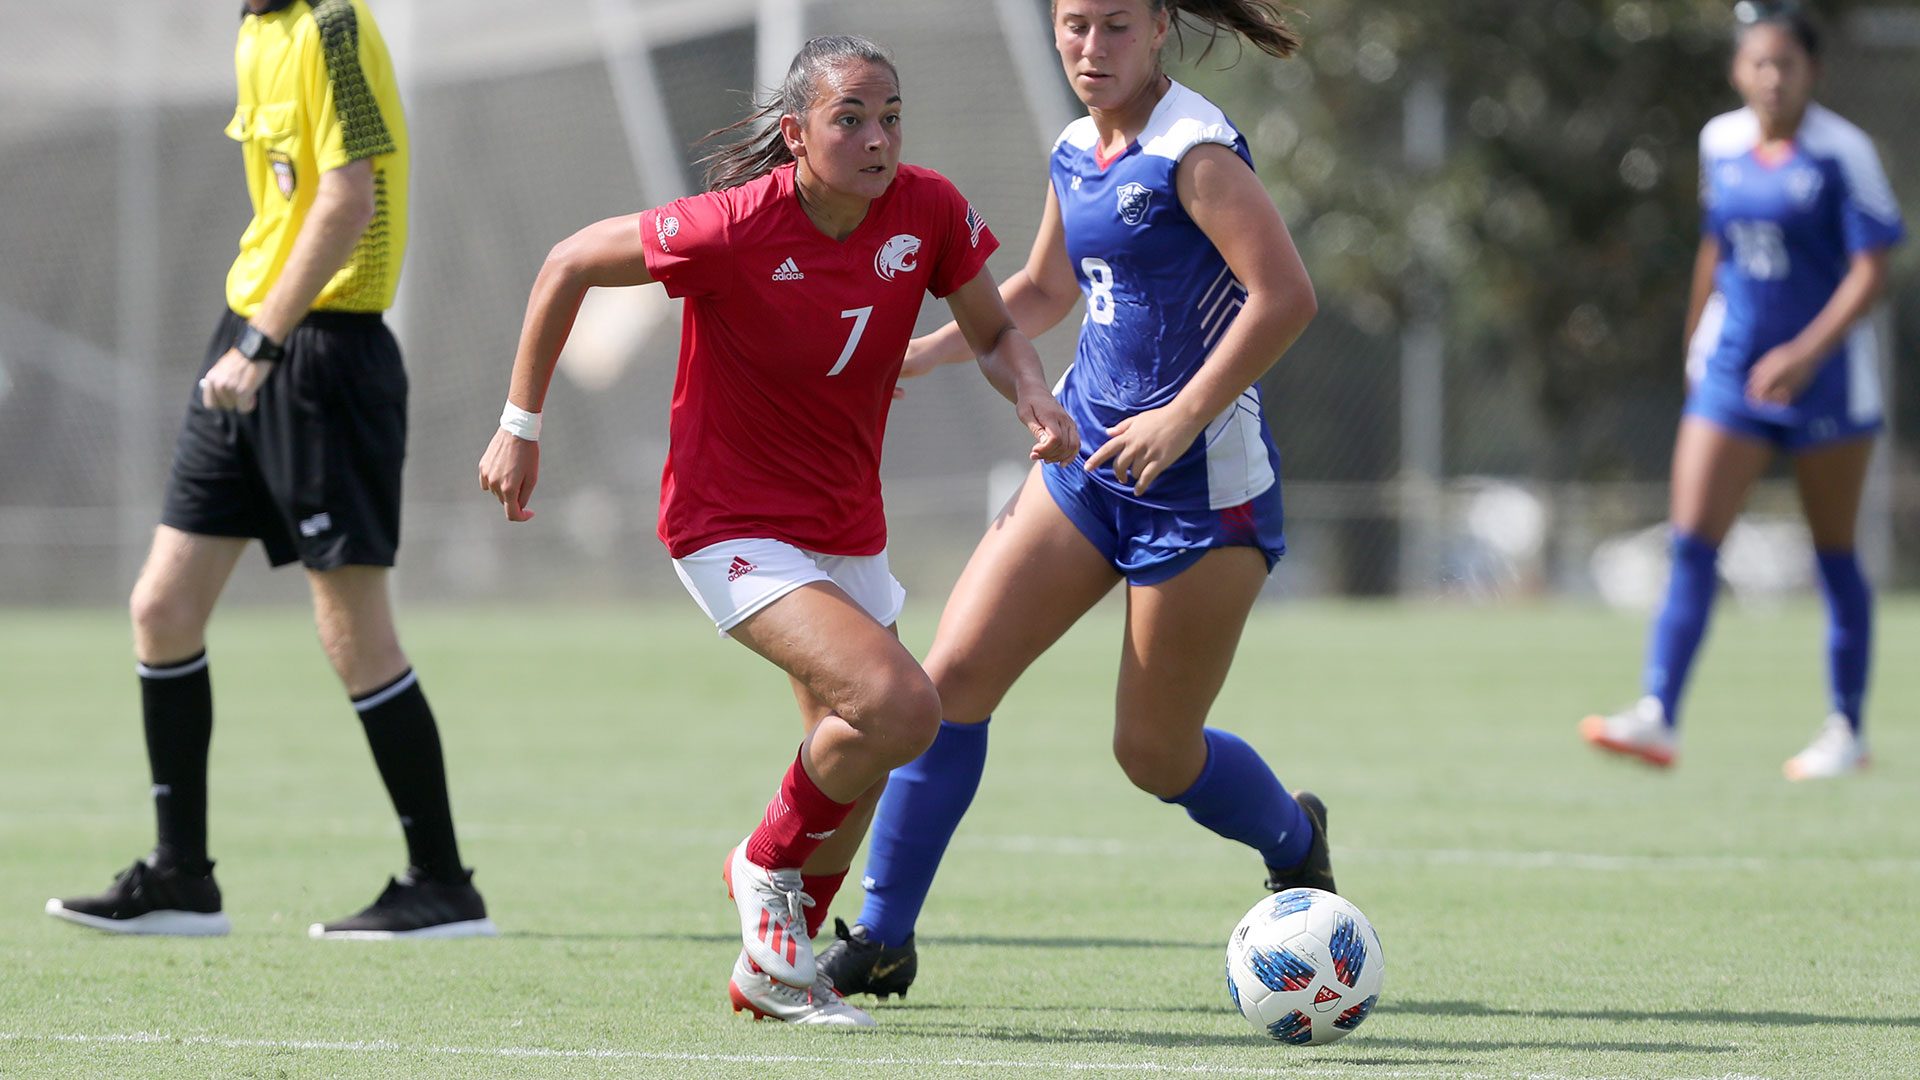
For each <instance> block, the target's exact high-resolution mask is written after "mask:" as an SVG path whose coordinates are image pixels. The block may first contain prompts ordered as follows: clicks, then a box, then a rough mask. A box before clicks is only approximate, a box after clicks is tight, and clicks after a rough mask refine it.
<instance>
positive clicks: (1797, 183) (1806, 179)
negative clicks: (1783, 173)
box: [1787, 165, 1822, 206]
mask: <svg viewBox="0 0 1920 1080" xmlns="http://www.w3.org/2000/svg"><path fill="white" fill-rule="evenodd" d="M1821 183H1822V180H1821V177H1820V170H1819V169H1815V168H1810V167H1808V166H1805V165H1802V166H1799V167H1797V168H1795V169H1792V170H1790V171H1789V172H1788V173H1787V195H1788V197H1790V198H1792V199H1793V202H1794V205H1795V206H1811V205H1813V200H1815V199H1817V198H1819V197H1820V186H1821Z"/></svg>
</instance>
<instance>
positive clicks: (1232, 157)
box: [1086, 143, 1319, 494]
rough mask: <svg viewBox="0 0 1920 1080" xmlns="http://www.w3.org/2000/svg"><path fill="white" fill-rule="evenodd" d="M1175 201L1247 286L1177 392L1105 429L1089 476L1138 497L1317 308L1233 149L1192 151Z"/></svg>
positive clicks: (1261, 191) (1281, 225) (1273, 212)
mask: <svg viewBox="0 0 1920 1080" xmlns="http://www.w3.org/2000/svg"><path fill="white" fill-rule="evenodd" d="M1176 183H1177V184H1178V187H1179V192H1180V205H1181V206H1182V207H1184V208H1185V209H1186V211H1187V214H1188V215H1189V216H1190V217H1192V218H1193V220H1194V223H1195V224H1196V225H1198V226H1200V231H1201V232H1203V233H1205V234H1206V237H1207V239H1208V240H1209V241H1211V242H1212V243H1213V246H1214V247H1215V248H1216V249H1218V250H1219V252H1220V255H1221V257H1222V258H1224V259H1225V260H1226V262H1227V267H1228V268H1229V269H1231V270H1232V271H1233V276H1234V277H1235V278H1237V279H1239V281H1240V283H1241V284H1242V285H1244V286H1246V289H1247V302H1246V306H1245V307H1244V308H1242V309H1241V311H1240V314H1239V315H1238V316H1237V317H1235V319H1234V320H1233V326H1232V327H1231V328H1230V329H1229V330H1228V331H1227V332H1226V334H1225V335H1223V336H1222V337H1221V339H1220V343H1219V344H1218V345H1216V346H1215V347H1214V350H1213V352H1212V353H1210V354H1209V355H1208V356H1207V360H1206V362H1205V363H1204V364H1202V365H1201V366H1200V370H1199V371H1198V372H1196V373H1195V374H1194V377H1193V379H1192V380H1191V381H1190V382H1188V383H1187V385H1186V386H1185V388H1183V389H1182V390H1181V391H1180V393H1179V395H1178V396H1176V397H1175V398H1174V399H1173V400H1172V401H1171V402H1169V403H1167V404H1166V405H1165V406H1163V407H1161V408H1158V409H1149V410H1147V411H1146V412H1142V413H1136V414H1134V415H1133V416H1130V417H1128V418H1126V419H1125V420H1122V421H1120V422H1119V423H1118V424H1115V425H1114V426H1113V427H1111V428H1108V429H1107V435H1108V436H1109V439H1108V441H1107V442H1106V443H1105V444H1104V445H1102V446H1101V447H1100V449H1099V450H1097V451H1095V452H1094V453H1093V454H1092V455H1091V456H1090V457H1089V458H1088V459H1087V464H1086V468H1087V470H1088V471H1089V472H1091V471H1093V470H1094V469H1098V468H1100V467H1102V466H1106V465H1110V466H1111V467H1112V469H1113V474H1114V477H1115V478H1116V479H1117V480H1119V482H1121V483H1123V484H1124V483H1131V484H1132V485H1133V490H1134V493H1135V494H1139V493H1142V492H1144V491H1146V490H1147V488H1148V487H1149V486H1150V485H1151V484H1152V483H1153V481H1154V478H1155V477H1157V476H1159V475H1160V473H1161V472H1163V471H1164V470H1165V469H1166V467H1167V466H1168V465H1170V464H1172V463H1173V462H1174V461H1175V460H1177V459H1178V458H1179V457H1180V455H1181V454H1182V453H1184V452H1185V451H1186V449H1187V447H1189V446H1191V445H1193V440H1194V439H1196V438H1198V437H1199V435H1200V432H1201V431H1202V430H1204V429H1205V428H1206V426H1207V424H1208V423H1209V422H1210V421H1212V420H1213V418H1214V417H1216V416H1219V415H1220V414H1221V413H1222V412H1223V411H1225V410H1226V409H1227V408H1228V407H1229V406H1231V405H1232V404H1233V403H1234V401H1235V400H1236V399H1238V398H1239V397H1240V395H1241V394H1244V393H1246V391H1247V388H1248V387H1250V386H1252V385H1253V384H1254V383H1255V382H1256V381H1258V380H1259V378H1260V376H1262V375H1264V374H1266V373H1267V369H1268V368H1271V367H1272V366H1273V365H1274V362H1275V361H1277V360H1278V359H1279V358H1280V354H1281V353H1283V352H1285V351H1286V350H1287V349H1288V348H1289V347H1290V346H1291V345H1292V344H1293V343H1294V341H1295V340H1296V339H1297V338H1299V336H1300V333H1301V331H1303V330H1305V329H1306V328H1307V324H1308V323H1309V322H1311V321H1313V316H1314V313H1315V312H1316V311H1318V310H1319V304H1318V301H1316V300H1315V299H1314V295H1313V283H1312V282H1311V281H1309V280H1308V279H1307V270H1306V267H1305V266H1303V265H1301V262H1300V255H1299V253H1298V252H1297V251H1295V250H1294V246H1293V237H1292V236H1290V235H1289V234H1288V233H1287V226H1286V223H1285V222H1283V221H1281V220H1280V211H1278V210H1277V209H1275V208H1274V205H1273V200H1272V199H1270V198H1268V196H1267V191H1266V188H1265V187H1263V186H1261V183H1260V178H1259V177H1258V176H1257V175H1255V174H1254V172H1253V170H1252V169H1250V168H1248V167H1247V163H1246V162H1244V161H1242V160H1240V158H1239V156H1238V155H1236V154H1235V153H1234V152H1233V151H1232V150H1230V149H1228V148H1227V147H1224V146H1219V145H1216V144H1213V143H1205V144H1202V145H1200V146H1196V147H1194V148H1193V149H1192V150H1191V151H1189V152H1188V153H1187V156H1186V157H1185V158H1183V159H1182V160H1181V162H1180V169H1179V171H1178V173H1176Z"/></svg>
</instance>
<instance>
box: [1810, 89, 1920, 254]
mask: <svg viewBox="0 0 1920 1080" xmlns="http://www.w3.org/2000/svg"><path fill="white" fill-rule="evenodd" d="M1795 137H1796V138H1797V139H1799V140H1800V145H1802V146H1804V147H1806V148H1807V152H1808V153H1810V154H1812V155H1814V156H1815V157H1823V158H1832V159H1833V160H1835V161H1838V162H1839V163H1840V172H1841V173H1842V175H1844V176H1846V178H1847V197H1848V198H1849V199H1851V200H1852V201H1853V204H1854V205H1855V206H1857V207H1859V208H1860V211H1861V212H1862V213H1864V214H1866V215H1868V216H1869V217H1874V218H1878V219H1879V220H1880V221H1882V222H1884V223H1886V224H1888V225H1892V224H1894V223H1895V222H1897V221H1899V220H1900V201H1899V200H1898V199H1896V198H1894V197H1893V185H1891V184H1889V183H1888V182H1887V173H1886V170H1885V169H1883V168H1881V166H1880V155H1879V153H1878V152H1877V151H1875V150H1874V148H1873V140H1872V139H1870V138H1868V137H1867V133H1866V132H1864V131H1861V130H1860V129H1859V128H1857V127H1855V126H1853V124H1851V123H1849V122H1848V121H1847V120H1846V119H1845V118H1844V117H1842V116H1841V115H1840V114H1839V113H1836V112H1834V111H1833V110H1832V109H1828V108H1825V107H1823V106H1821V105H1818V104H1814V105H1809V106H1807V117H1806V119H1805V120H1802V121H1801V122H1800V131H1799V132H1798V133H1797V134H1796V136H1795Z"/></svg>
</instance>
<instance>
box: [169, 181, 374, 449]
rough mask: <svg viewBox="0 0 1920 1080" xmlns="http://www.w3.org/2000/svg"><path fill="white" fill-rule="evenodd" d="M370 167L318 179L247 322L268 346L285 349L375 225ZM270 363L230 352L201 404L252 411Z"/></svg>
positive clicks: (210, 378)
mask: <svg viewBox="0 0 1920 1080" xmlns="http://www.w3.org/2000/svg"><path fill="white" fill-rule="evenodd" d="M373 211H374V192H373V162H372V161H371V160H370V159H362V160H360V161H350V162H348V163H347V164H345V165H342V166H341V167H339V168H337V169H329V170H327V171H326V172H323V173H321V174H320V185H319V189H318V190H317V191H316V192H315V193H314V196H313V209H312V210H310V211H309V212H308V214H307V219H306V221H305V222H303V223H302V224H301V226H300V234H299V236H297V237H296V238H295V239H294V242H293V251H292V252H291V253H290V254H289V255H288V256H287V264H286V266H285V267H284V268H283V269H282V270H281V271H280V276H279V277H278V278H276V279H275V280H274V283H273V287H272V288H271V289H269V290H268V291H267V298H266V301H265V302H264V303H263V304H261V306H260V310H259V312H258V313H257V314H255V315H254V317H253V318H251V319H249V320H248V322H250V323H252V324H253V326H254V328H255V329H257V330H259V331H260V332H261V333H262V334H265V335H266V336H267V339H268V340H269V341H272V342H275V343H276V344H285V343H286V340H287V335H288V334H291V333H292V332H293V328H294V327H296V326H298V325H300V320H301V319H304V318H306V317H307V312H308V311H309V310H311V309H312V307H313V301H314V298H316V297H318V296H319V295H320V290H321V289H324V288H326V286H327V282H329V281H332V280H333V276H334V275H335V274H337V273H339V272H340V268H341V267H343V266H345V265H346V264H347V260H348V259H349V258H351V257H352V256H353V248H354V245H355V244H358V243H359V242H360V234H362V233H364V232H366V231H367V225H368V223H369V222H371V221H372V220H373ZM272 371H273V362H272V361H254V360H249V359H247V358H246V357H244V356H242V355H240V350H239V349H237V348H234V349H228V350H227V352H226V354H225V355H224V356H222V357H220V359H219V361H218V362H217V363H215V364H214V365H213V367H212V369H211V370H209V371H208V372H207V376H206V378H205V379H203V380H201V383H200V400H201V402H202V403H204V404H205V405H206V406H207V408H209V409H237V410H239V411H240V412H251V411H252V410H253V407H254V404H255V402H256V401H258V400H259V393H260V384H261V383H264V382H265V381H266V380H267V376H268V375H269V374H270V373H271V372H272Z"/></svg>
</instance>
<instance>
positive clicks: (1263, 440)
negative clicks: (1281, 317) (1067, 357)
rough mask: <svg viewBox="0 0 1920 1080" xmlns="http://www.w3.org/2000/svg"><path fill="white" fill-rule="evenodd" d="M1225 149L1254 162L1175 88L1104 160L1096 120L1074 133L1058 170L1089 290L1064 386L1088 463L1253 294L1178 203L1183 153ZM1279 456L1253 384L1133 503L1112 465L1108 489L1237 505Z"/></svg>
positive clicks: (1103, 474) (1149, 498) (1176, 381)
mask: <svg viewBox="0 0 1920 1080" xmlns="http://www.w3.org/2000/svg"><path fill="white" fill-rule="evenodd" d="M1202 143H1219V144H1220V145H1222V146H1227V147H1231V148H1232V149H1233V151H1234V152H1235V153H1237V154H1239V155H1240V157H1241V158H1242V159H1244V160H1246V161H1247V164H1248V167H1249V168H1251V167H1252V164H1253V162H1252V158H1251V156H1250V155H1249V154H1248V152H1247V142H1246V140H1245V139H1244V138H1242V137H1241V135H1240V133H1239V132H1238V131H1237V130H1235V129H1234V127H1233V125H1232V124H1231V123H1229V122H1228V120H1227V118H1226V116H1225V114H1223V113H1222V112H1221V111H1220V110H1219V108H1217V107H1216V106H1215V105H1214V104H1213V103H1212V102H1210V101H1208V100H1207V99H1206V98H1204V97H1202V96H1200V95H1199V94H1197V93H1194V92H1193V91H1192V90H1189V89H1187V88H1186V87H1184V86H1181V85H1180V84H1179V83H1177V82H1176V83H1173V85H1172V87H1171V88H1170V89H1169V90H1168V91H1167V93H1166V95H1165V96H1164V97H1162V98H1161V99H1160V102H1159V104H1158V105H1156V106H1155V107H1154V110H1153V115H1152V117H1151V118H1150V119H1149V120H1148V121H1147V125H1146V127H1145V129H1144V130H1142V131H1141V132H1140V136H1139V138H1137V139H1135V140H1134V141H1133V142H1132V143H1131V144H1129V145H1128V146H1127V148H1126V149H1125V150H1123V151H1121V152H1120V154H1119V155H1118V156H1117V157H1114V158H1112V159H1111V160H1105V161H1103V160H1101V158H1100V155H1099V148H1098V146H1099V136H1098V132H1097V131H1096V130H1095V128H1094V124H1093V120H1092V118H1091V117H1083V118H1081V119H1079V120H1075V121H1074V122H1073V123H1071V124H1069V125H1067V129H1066V130H1065V131H1064V132H1062V133H1061V135H1060V138H1059V140H1058V141H1056V142H1055V143H1054V147H1053V156H1052V160H1051V166H1050V172H1051V177H1052V181H1053V190H1054V195H1055V196H1056V197H1057V198H1058V200H1059V202H1060V214H1061V220H1062V224H1063V226H1064V228H1065V233H1066V245H1067V257H1068V259H1069V260H1070V261H1071V262H1072V263H1073V272H1074V275H1075V276H1076V277H1077V278H1078V279H1079V281H1080V289H1081V291H1082V292H1083V293H1084V294H1085V295H1086V301H1087V314H1086V319H1085V321H1084V322H1083V323H1082V325H1081V328H1080V345H1079V349H1078V350H1077V352H1076V353H1075V356H1074V362H1073V367H1072V368H1070V369H1068V371H1067V374H1066V376H1065V377H1064V378H1063V379H1062V380H1061V383H1060V386H1059V388H1058V394H1059V397H1060V402H1061V404H1062V405H1063V406H1065V407H1066V409H1067V411H1068V412H1070V413H1072V415H1073V418H1074V421H1075V422H1076V423H1077V424H1079V426H1080V460H1081V462H1084V461H1085V460H1086V458H1087V456H1088V455H1090V454H1092V453H1093V452H1094V451H1096V450H1098V449H1099V448H1100V446H1101V445H1102V444H1103V443H1105V442H1106V441H1107V436H1106V429H1107V428H1109V427H1111V426H1113V425H1114V424H1116V423H1118V422H1119V421H1121V420H1123V419H1125V418H1126V417H1129V416H1132V415H1134V414H1135V413H1139V412H1142V411H1145V410H1147V409H1154V408H1159V407H1160V406H1163V405H1166V404H1167V403H1168V402H1170V401H1172V400H1173V398H1174V395H1175V394H1177V393H1179V392H1180V389H1181V387H1183V386H1185V385H1186V384H1187V381H1188V380H1189V379H1191V378H1192V377H1193V375H1194V372H1196V371H1198V370H1199V369H1200V365H1201V363H1202V362H1203V361H1205V360H1206V358H1207V354H1208V353H1210V352H1212V351H1213V348H1214V346H1215V345H1217V344H1218V343H1219V341H1220V338H1221V337H1222V336H1223V335H1224V334H1225V333H1226V332H1227V327H1229V326H1231V325H1232V323H1233V319H1234V316H1235V315H1236V314H1237V313H1238V312H1239V310H1240V308H1241V307H1242V306H1243V305H1244V304H1245V302H1246V296H1247V290H1246V288H1245V287H1244V286H1242V285H1241V284H1240V282H1239V281H1237V280H1236V279H1235V278H1234V276H1233V272H1232V271H1231V270H1230V269H1228V268H1227V262H1226V260H1225V259H1223V258H1221V256H1220V252H1219V251H1217V250H1215V248H1214V246H1213V244H1212V242H1211V241H1209V240H1208V239H1207V237H1206V234H1205V233H1203V232H1201V231H1200V227H1199V226H1198V225H1196V224H1194V221H1193V219H1192V218H1191V217H1188V216H1187V212H1186V210H1185V209H1184V208H1182V207H1181V205H1180V196H1179V192H1178V191H1177V190H1176V188H1175V185H1174V174H1175V172H1176V171H1177V170H1178V169H1179V167H1180V159H1181V158H1182V157H1185V156H1186V154H1187V151H1189V150H1191V149H1193V148H1194V147H1195V146H1198V145H1200V144H1202ZM1279 460H1280V455H1279V452H1278V451H1277V450H1276V449H1275V448H1274V445H1273V439H1272V437H1271V436H1270V435H1269V434H1268V433H1267V425H1266V420H1265V418H1264V417H1263V416H1262V415H1261V410H1260V391H1259V388H1258V387H1253V388H1250V389H1248V390H1247V392H1246V393H1245V394H1243V395H1242V396H1241V398H1240V400H1239V401H1237V402H1235V403H1234V405H1233V406H1232V407H1230V408H1228V409H1227V410H1226V411H1225V412H1224V413H1223V414H1221V415H1220V416H1219V417H1217V418H1215V419H1214V420H1213V421H1212V422H1211V423H1209V424H1208V425H1207V428H1206V430H1205V431H1204V432H1203V433H1202V434H1201V435H1200V437H1199V438H1198V439H1196V440H1195V441H1194V444H1193V446H1191V447H1189V448H1188V449H1187V451H1186V452H1185V453H1184V454H1182V455H1181V457H1180V458H1179V460H1178V461H1176V462H1175V463H1174V464H1173V465H1172V466H1171V467H1169V468H1168V469H1167V470H1166V472H1164V473H1163V474H1161V476H1160V477H1159V478H1158V479H1156V480H1155V481H1154V483H1153V486H1152V487H1150V488H1148V489H1147V492H1146V494H1145V496H1144V497H1136V496H1134V494H1133V490H1132V488H1131V487H1129V486H1125V485H1122V484H1119V483H1118V482H1117V481H1115V480H1114V477H1113V472H1112V470H1110V469H1102V470H1100V471H1099V472H1098V473H1096V474H1095V477H1094V479H1095V481H1096V482H1097V483H1098V484H1100V485H1101V486H1103V487H1105V488H1106V489H1107V490H1109V491H1110V492H1111V493H1113V494H1114V495H1117V496H1121V497H1123V498H1126V499H1133V500H1135V501H1137V502H1140V503H1142V504H1145V505H1148V506H1154V507H1161V508H1167V509H1187V508H1206V509H1215V510H1218V509H1224V508H1227V507H1234V506H1239V505H1241V504H1242V503H1245V502H1247V501H1249V500H1250V499H1252V498H1253V497H1254V496H1256V495H1259V494H1261V493H1262V492H1264V491H1266V490H1267V489H1268V488H1271V487H1272V486H1273V485H1274V482H1275V479H1276V477H1277V475H1278V470H1279Z"/></svg>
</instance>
